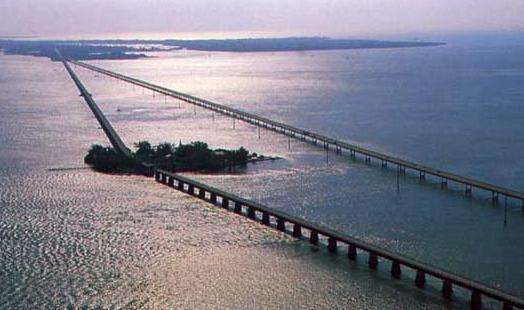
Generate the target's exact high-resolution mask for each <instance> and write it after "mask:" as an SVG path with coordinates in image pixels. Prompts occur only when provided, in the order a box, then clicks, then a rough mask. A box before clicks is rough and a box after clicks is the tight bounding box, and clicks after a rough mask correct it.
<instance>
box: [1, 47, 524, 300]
mask: <svg viewBox="0 0 524 310" xmlns="http://www.w3.org/2000/svg"><path fill="white" fill-rule="evenodd" d="M154 56H156V57H155V58H149V59H141V60H133V61H93V62H91V63H93V64H96V65H99V66H102V67H104V68H106V69H110V70H115V71H118V72H120V73H124V74H128V75H131V76H134V77H138V78H141V79H144V80H147V81H150V82H153V83H156V84H160V85H163V86H166V87H170V88H173V89H176V90H179V91H183V92H187V93H190V94H193V95H196V96H199V97H202V98H205V99H209V100H213V101H216V102H219V103H223V104H227V105H230V106H232V107H236V108H241V109H243V110H246V111H249V112H253V113H256V114H259V115H263V116H266V117H271V118H273V119H276V120H278V121H282V122H285V123H288V124H291V125H294V126H297V127H302V128H305V129H309V130H312V131H316V132H319V133H322V134H326V135H328V136H332V137H336V138H339V139H342V140H346V141H349V142H353V143H357V144H360V145H363V146H367V147H370V148H372V149H375V150H378V151H382V152H385V153H388V154H392V155H395V156H399V157H402V158H405V159H409V160H413V161H417V162H420V163H424V164H427V165H430V166H434V167H436V168H440V169H443V170H448V171H452V172H455V173H458V174H463V175H466V176H470V177H474V178H478V179H480V180H484V181H488V182H491V183H494V184H497V185H501V186H505V187H509V188H512V189H515V190H519V191H524V178H523V177H522V176H523V175H524V162H523V158H524V106H523V105H524V86H523V85H524V47H518V46H493V47H489V46H483V47H480V46H460V45H448V46H443V47H431V48H413V49H384V50H358V51H322V52H285V53H216V52H213V53H209V52H192V51H178V52H175V53H158V54H154ZM77 73H78V74H79V76H80V78H81V79H82V80H83V82H84V83H85V85H86V87H87V88H88V89H89V90H90V92H91V93H92V94H93V96H94V98H95V100H96V101H97V102H98V103H99V105H100V107H101V108H102V109H103V110H104V112H105V113H106V115H107V116H108V118H109V120H110V121H111V122H112V123H113V125H114V127H115V129H116V130H117V131H118V132H119V133H120V134H121V136H122V138H123V139H124V141H125V142H126V143H128V145H132V143H134V142H137V141H139V140H150V141H152V142H163V141H169V142H176V143H178V142H179V141H182V142H184V143H185V142H189V141H196V140H203V141H206V142H207V143H208V144H210V145H211V146H212V147H239V146H244V147H246V148H248V149H249V150H251V151H255V152H258V153H261V154H264V155H274V156H281V157H283V159H282V160H279V161H275V162H264V163H258V164H253V165H250V166H248V168H247V169H246V170H245V171H240V172H237V173H231V174H225V175H202V174H196V175H194V174H193V175H191V177H193V178H197V179H200V180H203V181H205V182H206V183H209V184H211V185H214V186H217V187H220V188H223V189H225V190H228V191H231V192H234V193H236V194H239V195H241V196H243V197H246V198H250V199H254V200H256V201H259V202H262V203H264V204H267V205H268V206H271V207H273V208H278V209H282V210H285V211H286V212H290V213H293V214H296V215H300V216H303V217H305V218H307V219H310V220H312V221H315V222H318V223H321V224H324V225H328V226H331V227H333V228H336V229H338V230H340V231H344V232H347V233H349V234H351V235H354V236H356V237H358V238H361V239H363V240H366V241H368V242H371V243H374V244H376V245H379V246H381V247H384V248H387V249H390V250H393V251H397V252H400V253H403V254H405V255H408V256H410V257H413V258H416V259H418V260H421V261H423V262H426V263H429V264H432V265H435V266H438V267H441V268H444V269H447V270H451V271H453V272H456V273H458V274H461V275H464V276H467V277H470V278H473V279H476V280H479V281H482V282H484V283H486V284H487V285H490V286H494V287H499V288H502V289H503V290H505V291H508V292H511V293H513V294H516V295H518V296H520V297H524V269H523V268H522V266H523V263H524V212H522V209H521V205H520V202H515V201H508V208H507V225H506V226H505V225H504V200H503V199H502V200H501V202H500V204H499V205H498V206H494V205H492V204H491V203H490V202H489V198H490V194H489V193H483V192H480V191H475V190H474V191H473V194H474V198H473V199H466V198H464V195H463V190H464V189H463V188H462V187H460V186H457V185H454V184H450V189H449V190H447V191H441V190H440V185H439V183H438V182H439V180H431V179H429V181H430V182H424V183H420V182H419V180H418V177H417V176H416V175H411V174H409V173H408V174H407V175H406V176H402V177H401V178H400V192H397V184H396V174H395V171H393V170H391V169H381V168H380V167H379V165H378V164H377V163H373V164H372V165H371V166H370V165H366V164H365V163H363V162H362V161H361V160H357V161H353V160H351V159H350V158H349V157H345V156H335V155H334V154H329V156H328V158H326V153H324V152H323V151H322V150H321V149H318V148H315V147H313V146H309V145H305V144H302V143H300V142H297V141H291V143H290V144H289V145H288V138H287V137H284V136H280V135H278V134H274V133H271V132H267V131H265V130H262V131H261V138H260V139H258V135H257V129H256V128H255V127H253V126H250V125H247V124H243V123H239V122H238V121H237V122H236V124H235V128H233V121H232V120H231V119H228V118H226V117H223V116H220V115H213V114H212V112H210V111H205V110H202V109H194V108H193V107H192V106H190V105H188V104H186V103H183V102H182V103H180V102H178V101H176V100H174V99H166V98H164V97H160V96H158V95H156V96H154V97H153V95H152V94H151V92H147V91H145V92H144V91H143V90H142V89H138V88H133V87H132V86H130V85H127V84H123V83H121V82H116V81H114V80H110V79H108V78H104V77H101V76H99V75H97V74H94V73H92V72H89V71H87V70H85V69H80V68H78V69H77ZM0 119H1V122H0V145H1V146H2V147H1V148H0V184H1V187H0V247H1V251H0V271H1V272H0V308H35V307H36V308H56V307H65V306H68V305H72V306H74V307H82V306H87V307H89V308H91V307H97V306H99V307H102V308H106V307H117V308H120V307H126V308H175V307H176V308H224V307H230V308H258V307H260V308H297V307H304V308H348V307H353V308H376V309H384V308H423V307H425V308H439V309H442V308H454V307H457V308H461V307H465V304H464V303H463V301H462V300H458V301H455V302H453V303H448V302H445V301H443V300H442V299H441V298H440V293H439V291H438V289H439V288H440V283H438V282H430V284H431V285H430V287H429V288H428V289H427V290H425V291H420V290H417V289H415V288H414V286H413V285H412V283H411V280H410V279H408V277H406V279H404V280H401V281H391V280H390V279H389V278H390V277H389V273H388V268H389V265H386V264H382V265H381V267H380V268H379V271H378V272H370V271H369V270H368V269H367V265H366V261H365V259H366V257H364V255H363V256H362V257H361V258H360V259H359V261H358V262H357V263H348V262H347V259H346V258H345V257H344V255H343V254H341V255H338V256H337V255H335V256H332V255H328V254H327V253H325V250H323V249H321V250H320V251H318V250H317V249H315V248H312V247H310V246H309V245H307V244H305V243H303V242H296V241H294V240H292V238H289V237H287V236H282V235H281V234H279V233H276V232H274V231H273V230H271V229H267V228H264V227H262V226H260V225H258V224H254V223H251V222H249V221H247V220H245V219H243V218H240V217H238V216H235V215H233V214H231V213H228V212H225V211H223V210H219V209H217V208H213V207H210V206H209V205H207V204H205V203H202V202H199V201H198V200H196V199H193V198H190V197H188V196H186V195H183V194H180V193H177V192H176V191H173V190H170V189H168V188H166V187H164V186H160V185H158V184H155V182H154V181H153V180H151V179H147V178H143V177H137V176H112V175H104V174H99V173H95V172H92V171H91V170H89V169H82V168H83V167H84V165H83V156H84V155H85V153H86V151H87V149H88V148H89V146H90V145H91V144H93V143H104V144H108V142H107V139H106V137H105V136H104V134H103V131H102V130H101V129H100V128H99V125H98V123H97V122H96V120H95V119H94V117H93V116H92V114H91V112H90V111H89V109H88V108H87V107H86V106H85V104H84V102H83V101H82V99H81V98H80V97H78V92H77V90H76V88H75V86H74V84H73V83H72V81H71V80H70V79H69V77H68V75H67V74H66V72H65V70H64V69H63V67H62V65H61V64H59V63H52V62H50V61H49V60H47V59H41V58H30V57H20V56H4V55H0ZM56 168H75V169H67V170H59V169H56ZM76 168H78V169H76ZM408 276H411V275H409V274H408ZM457 294H458V296H459V297H461V299H462V298H466V297H465V296H463V295H462V294H461V292H460V291H458V290H457Z"/></svg>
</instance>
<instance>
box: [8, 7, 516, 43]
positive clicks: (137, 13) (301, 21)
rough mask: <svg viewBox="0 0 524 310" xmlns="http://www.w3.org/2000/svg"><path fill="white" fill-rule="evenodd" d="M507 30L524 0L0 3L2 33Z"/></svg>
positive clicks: (371, 33)
mask: <svg viewBox="0 0 524 310" xmlns="http://www.w3.org/2000/svg"><path fill="white" fill-rule="evenodd" d="M507 30H524V0H367V1H366V0H215V1H212V0H171V1H168V0H141V1H138V0H113V1H111V0H0V35H43V36H50V35H77V34H78V35H80V34H103V33H131V32H163V33H177V32H182V33H187V32H242V33H245V34H250V33H256V32H260V33H283V34H295V35H335V36H347V37H376V36H386V37H387V36H390V37H394V36H398V35H405V34H420V35H425V34H428V35H430V34H443V33H450V32H471V31H507Z"/></svg>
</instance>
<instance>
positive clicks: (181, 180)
mask: <svg viewBox="0 0 524 310" xmlns="http://www.w3.org/2000/svg"><path fill="white" fill-rule="evenodd" d="M64 66H65V67H66V69H67V71H68V73H69V75H70V76H71V78H72V79H73V81H74V82H75V84H76V85H77V87H78V89H79V90H80V92H81V94H82V96H83V97H84V99H86V102H87V103H88V105H89V106H90V107H91V109H92V112H93V113H94V114H95V116H96V118H97V119H98V120H99V122H100V124H101V125H103V128H104V126H105V128H107V130H104V132H105V133H106V135H107V137H108V138H109V140H111V143H112V144H113V143H114V144H113V147H115V149H117V148H118V149H120V151H122V152H129V149H128V148H127V147H126V146H125V144H124V143H123V142H122V140H121V139H120V138H119V136H118V134H117V133H116V131H115V130H114V129H113V127H112V126H111V124H110V123H109V121H107V119H106V118H105V116H104V114H103V112H102V111H101V110H100V109H98V107H97V105H96V103H95V102H94V100H93V99H92V98H91V95H90V94H89V93H88V92H87V90H86V88H85V87H84V86H83V85H82V83H81V81H80V80H79V79H78V77H77V76H76V74H75V73H74V72H73V70H72V69H71V68H70V67H69V65H68V64H67V63H66V62H64ZM93 107H94V108H93ZM146 165H147V164H146ZM147 166H150V165H147ZM154 175H155V179H156V180H157V181H158V182H161V183H163V184H165V185H168V186H170V187H173V188H177V189H178V190H180V191H182V192H185V193H188V194H190V195H193V196H196V197H198V198H200V199H202V200H205V201H208V202H210V203H212V204H214V205H217V204H218V203H219V199H220V205H221V206H222V207H223V208H226V209H228V210H230V203H233V205H234V209H233V210H234V212H235V213H237V214H241V215H245V216H247V217H248V218H249V219H251V220H254V221H259V222H261V223H262V224H263V225H266V226H270V227H273V226H274V225H273V224H272V222H276V228H277V229H278V230H280V231H283V232H286V231H287V230H286V223H290V224H291V225H293V232H292V234H293V236H294V237H296V238H303V229H306V230H308V231H309V242H310V243H311V244H315V245H318V244H319V236H320V237H324V238H327V243H328V244H327V248H328V250H329V251H330V252H335V251H337V247H338V244H344V245H346V246H347V249H348V258H349V259H350V260H356V258H357V255H358V252H366V253H367V254H368V266H369V268H371V269H373V270H375V269H377V267H378V264H379V258H380V259H381V260H387V261H390V262H391V276H392V277H393V278H395V279H399V278H401V274H402V267H408V268H411V269H412V270H414V271H415V272H416V277H415V284H416V286H417V287H419V288H423V287H424V286H425V285H426V275H429V276H432V277H434V278H437V279H440V280H442V295H443V297H444V298H446V299H451V298H452V296H453V285H455V286H457V287H461V288H463V289H466V290H469V291H471V300H470V304H471V308H473V309H481V307H482V296H486V297H489V298H492V299H495V300H497V301H499V302H501V303H502V308H503V309H512V308H513V307H518V308H522V309H524V300H522V299H520V298H519V297H516V296H513V295H510V294H507V293H505V292H502V291H500V290H497V289H494V288H491V287H488V286H486V285H484V284H482V283H479V282H476V281H473V280H470V279H466V278H464V277H461V276H459V275H456V274H453V273H451V272H448V271H444V270H442V269H439V268H436V267H433V266H430V265H427V264H424V263H422V262H419V261H416V260H414V259H411V258H408V257H405V256H402V255H399V254H396V253H393V252H390V251H387V250H385V249H382V248H380V247H377V246H374V245H372V244H368V243H366V242H364V241H361V240H359V239H356V238H354V237H351V236H349V235H347V234H343V233H340V232H337V231H334V230H332V229H329V228H327V227H323V226H320V225H317V224H314V223H311V222H308V221H306V220H304V219H302V218H299V217H296V216H293V215H290V214H287V213H285V212H282V211H280V210H275V209H272V208H269V207H266V206H264V205H262V204H259V203H256V202H253V201H249V200H247V199H243V198H241V197H238V196H236V195H233V194H230V193H228V192H225V191H222V190H220V189H217V188H214V187H211V186H209V185H206V184H203V183H200V182H197V181H195V180H192V179H190V178H187V177H184V176H181V175H178V174H175V173H170V172H167V171H162V170H155V171H154ZM175 182H176V183H177V184H176V186H175ZM196 190H198V195H197V193H196ZM257 213H258V215H257ZM260 218H261V220H259V219H260Z"/></svg>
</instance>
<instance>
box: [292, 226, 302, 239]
mask: <svg viewBox="0 0 524 310" xmlns="http://www.w3.org/2000/svg"><path fill="white" fill-rule="evenodd" d="M293 237H295V238H300V237H302V226H300V224H296V223H294V224H293Z"/></svg>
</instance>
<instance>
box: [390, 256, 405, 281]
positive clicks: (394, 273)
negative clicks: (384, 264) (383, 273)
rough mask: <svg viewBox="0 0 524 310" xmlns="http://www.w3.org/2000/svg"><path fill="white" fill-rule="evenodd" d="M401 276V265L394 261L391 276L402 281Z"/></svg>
mask: <svg viewBox="0 0 524 310" xmlns="http://www.w3.org/2000/svg"><path fill="white" fill-rule="evenodd" d="M401 274H402V270H401V269H400V263H399V262H397V261H396V260H394V261H393V262H392V263H391V276H392V277H393V278H394V279H400V275H401Z"/></svg>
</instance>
